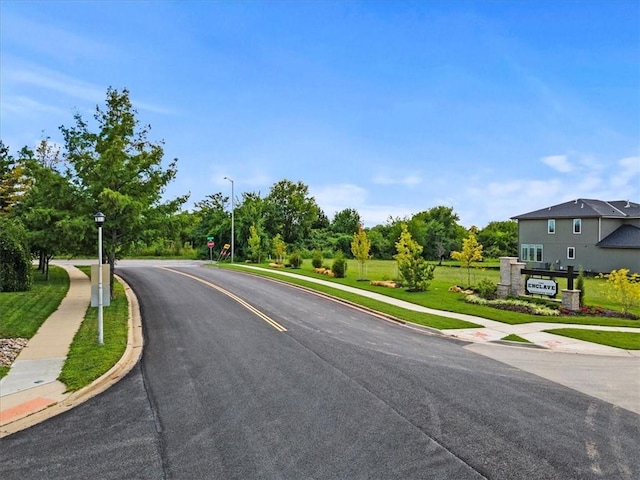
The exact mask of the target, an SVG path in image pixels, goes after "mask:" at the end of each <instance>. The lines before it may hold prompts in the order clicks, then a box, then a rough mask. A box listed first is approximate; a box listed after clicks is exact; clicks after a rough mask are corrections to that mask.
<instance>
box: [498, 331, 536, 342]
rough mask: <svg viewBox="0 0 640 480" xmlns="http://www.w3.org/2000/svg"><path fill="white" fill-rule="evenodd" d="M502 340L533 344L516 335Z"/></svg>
mask: <svg viewBox="0 0 640 480" xmlns="http://www.w3.org/2000/svg"><path fill="white" fill-rule="evenodd" d="M501 340H504V341H506V342H520V343H531V342H530V341H529V340H527V339H526V338H522V337H521V336H520V335H516V334H515V333H512V334H510V335H507V336H506V337H504V338H502V339H501Z"/></svg>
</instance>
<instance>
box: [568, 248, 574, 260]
mask: <svg viewBox="0 0 640 480" xmlns="http://www.w3.org/2000/svg"><path fill="white" fill-rule="evenodd" d="M575 258H576V247H567V259H568V260H575Z"/></svg>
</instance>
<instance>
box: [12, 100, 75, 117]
mask: <svg viewBox="0 0 640 480" xmlns="http://www.w3.org/2000/svg"><path fill="white" fill-rule="evenodd" d="M0 105H1V108H2V111H3V112H5V114H6V113H7V112H10V113H13V114H16V115H20V116H23V117H29V116H34V115H35V116H38V115H40V114H55V115H66V114H68V112H67V111H66V110H64V109H62V108H58V107H55V106H53V105H47V104H45V103H42V102H39V101H37V100H34V99H33V98H30V97H25V96H21V95H16V96H12V97H8V98H7V97H6V96H3V97H2V99H1V100H0Z"/></svg>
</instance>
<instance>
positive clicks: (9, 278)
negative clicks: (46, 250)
mask: <svg viewBox="0 0 640 480" xmlns="http://www.w3.org/2000/svg"><path fill="white" fill-rule="evenodd" d="M30 287H31V259H30V256H29V250H28V248H27V242H26V232H25V230H24V228H23V227H22V225H20V223H18V221H17V220H13V219H9V218H6V217H4V216H0V292H22V291H26V290H29V288H30Z"/></svg>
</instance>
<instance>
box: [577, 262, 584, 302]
mask: <svg viewBox="0 0 640 480" xmlns="http://www.w3.org/2000/svg"><path fill="white" fill-rule="evenodd" d="M576 289H577V290H580V306H581V307H582V306H583V305H584V271H582V270H580V275H578V279H577V280H576Z"/></svg>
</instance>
